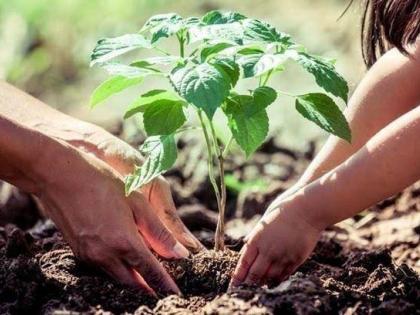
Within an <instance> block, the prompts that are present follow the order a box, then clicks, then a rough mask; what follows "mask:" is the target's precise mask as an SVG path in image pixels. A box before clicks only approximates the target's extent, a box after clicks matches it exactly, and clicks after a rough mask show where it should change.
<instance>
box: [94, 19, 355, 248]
mask: <svg viewBox="0 0 420 315" xmlns="http://www.w3.org/2000/svg"><path fill="white" fill-rule="evenodd" d="M170 37H173V38H176V41H175V42H177V46H178V47H177V49H176V50H177V51H176V53H175V52H169V51H167V50H165V49H164V48H162V46H161V45H159V44H160V43H161V42H162V41H164V40H166V39H168V38H170ZM137 49H142V50H149V51H151V52H152V54H156V55H152V57H147V58H143V59H139V60H133V61H131V62H130V63H123V62H121V60H120V61H117V60H116V59H117V57H120V56H121V55H123V54H125V53H128V52H131V51H133V50H137ZM91 60H92V61H91V65H98V66H100V67H102V68H104V69H105V70H106V71H107V72H108V73H109V74H110V75H111V77H110V78H109V79H108V80H106V81H105V82H103V83H102V84H101V85H100V86H98V87H97V88H96V90H95V91H94V92H93V94H92V97H91V106H96V105H97V104H99V103H101V102H102V101H104V100H106V99H107V98H108V97H110V96H111V95H114V94H116V93H118V92H121V91H123V90H125V89H127V88H129V87H131V86H135V85H139V84H141V83H142V82H143V81H144V80H146V79H149V78H150V77H152V76H160V77H162V78H165V79H167V80H169V82H170V84H171V86H172V89H153V90H150V91H147V92H145V93H143V94H142V95H140V96H138V97H137V98H136V99H135V100H134V101H133V102H132V103H131V104H129V105H128V107H127V110H126V112H125V115H124V118H126V119H127V118H130V117H132V116H134V115H142V118H143V125H144V130H145V132H146V134H147V136H148V138H147V139H146V140H145V142H144V143H143V145H142V146H141V147H140V151H141V153H142V154H144V155H145V156H146V159H145V161H144V163H143V165H138V166H136V168H135V170H134V172H133V173H132V174H131V175H129V176H127V177H126V181H125V185H126V187H125V188H126V193H127V194H130V193H131V192H132V191H134V190H137V189H139V188H140V187H142V186H144V185H146V184H148V183H149V182H150V181H152V180H153V179H155V178H156V177H157V176H159V175H161V174H162V173H164V172H165V171H167V170H168V169H169V168H171V167H172V166H173V164H174V163H175V160H176V158H177V144H176V136H177V135H178V134H179V133H180V132H181V131H187V130H189V129H190V128H188V127H185V124H186V122H187V116H186V109H187V108H188V107H190V108H193V111H194V112H195V113H196V115H197V118H198V122H199V128H201V130H202V132H203V135H204V140H205V143H206V147H207V153H208V172H209V180H210V183H211V185H212V186H213V189H214V192H215V196H216V200H217V206H218V210H219V220H218V224H217V228H216V235H215V249H216V250H223V248H224V217H225V205H226V184H225V168H224V167H225V166H224V162H225V159H226V156H227V155H228V154H229V150H230V147H231V145H232V143H233V142H236V144H237V145H238V146H239V147H240V148H241V149H242V150H243V152H244V153H245V155H246V157H249V156H250V155H251V154H252V153H253V152H254V151H255V150H256V149H257V148H258V147H259V146H260V145H261V144H262V143H263V142H264V140H265V139H266V137H267V133H268V127H269V118H268V116H267V107H268V106H269V105H271V104H273V103H274V101H275V100H276V98H277V94H278V93H280V94H283V95H287V96H290V97H292V98H294V99H295V106H296V110H297V111H298V112H299V113H300V114H301V115H302V116H303V117H305V118H307V119H309V120H310V121H312V122H314V123H315V124H317V125H318V126H319V127H321V128H323V129H324V130H326V131H327V132H329V133H331V134H334V135H336V136H338V137H341V138H343V139H345V140H347V141H349V142H350V141H351V133H350V129H349V126H348V123H347V122H346V119H345V117H344V116H343V114H342V112H341V111H340V108H339V107H338V106H337V105H336V103H335V101H334V99H341V100H342V101H343V102H344V103H346V102H347V95H348V86H347V83H346V81H345V80H344V79H343V78H342V77H341V76H340V75H339V74H338V73H337V72H336V70H335V67H334V63H333V61H331V60H328V59H324V58H321V57H319V56H315V55H312V54H309V53H308V52H307V51H306V50H305V49H304V48H303V46H301V45H298V44H296V43H295V42H294V41H293V40H292V38H291V37H290V36H289V35H287V34H285V33H283V32H280V31H278V30H277V29H276V28H274V27H273V26H271V25H270V24H268V23H266V22H262V21H260V20H257V19H253V18H248V17H246V16H244V15H242V14H239V13H235V12H221V11H211V12H208V13H207V14H205V15H204V16H202V17H200V18H198V17H189V18H182V17H181V16H179V15H178V14H175V13H169V14H161V15H155V16H152V17H151V18H150V19H149V20H148V21H147V22H146V23H145V24H144V26H143V27H142V28H141V30H140V31H139V32H138V33H134V34H126V35H123V36H119V37H114V38H105V39H101V40H99V41H98V43H97V45H96V47H95V48H94V50H93V52H92V55H91ZM289 61H291V62H296V63H297V64H299V65H300V66H301V67H303V69H305V70H306V71H308V72H309V73H310V74H311V75H313V76H314V78H315V81H316V83H317V85H318V86H319V87H320V88H322V89H323V90H324V92H325V93H320V92H312V93H307V94H303V95H293V94H290V93H286V92H279V91H277V92H276V90H275V89H273V88H272V87H270V86H269V85H268V84H269V81H270V79H271V78H272V77H273V75H276V74H280V73H281V72H282V71H283V70H284V69H285V67H286V65H287V63H288V62H289ZM244 80H252V81H251V82H253V83H254V88H253V89H251V90H248V91H247V92H246V93H243V92H242V93H241V92H239V90H238V89H237V87H238V86H239V82H242V81H244ZM235 88H236V90H235ZM326 93H328V94H326ZM216 111H221V113H223V114H224V115H225V116H226V118H227V122H228V128H229V130H230V138H229V140H227V141H225V142H223V141H222V140H221V138H220V137H218V135H217V133H216V130H215V126H214V121H213V117H214V114H215V112H216Z"/></svg>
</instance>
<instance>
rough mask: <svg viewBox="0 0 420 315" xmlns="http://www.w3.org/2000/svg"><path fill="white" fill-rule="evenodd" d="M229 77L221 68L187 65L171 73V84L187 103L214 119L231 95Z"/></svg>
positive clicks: (208, 65)
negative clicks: (227, 97) (217, 111)
mask: <svg viewBox="0 0 420 315" xmlns="http://www.w3.org/2000/svg"><path fill="white" fill-rule="evenodd" d="M230 81H231V79H230V77H229V75H228V74H227V73H226V72H225V71H224V70H223V69H221V68H219V67H216V66H215V65H211V64H209V63H207V62H204V63H202V64H200V65H198V66H197V65H186V66H183V67H181V68H176V69H175V71H174V72H173V73H171V82H172V84H173V86H174V88H175V90H176V91H177V92H178V94H179V95H180V96H181V97H183V98H184V99H185V100H186V101H187V102H189V103H191V104H192V105H194V106H196V107H197V108H199V109H202V110H204V112H205V113H206V114H207V116H208V117H209V118H212V117H213V115H214V113H215V112H216V110H217V108H218V107H220V105H221V104H222V102H223V100H224V99H225V98H226V96H227V95H228V94H229V90H230V87H231V82H230Z"/></svg>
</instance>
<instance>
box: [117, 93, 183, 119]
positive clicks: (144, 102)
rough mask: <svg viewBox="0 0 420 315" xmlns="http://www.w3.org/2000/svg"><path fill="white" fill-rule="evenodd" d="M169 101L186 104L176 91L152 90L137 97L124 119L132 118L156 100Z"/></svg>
mask: <svg viewBox="0 0 420 315" xmlns="http://www.w3.org/2000/svg"><path fill="white" fill-rule="evenodd" d="M162 100H164V101H168V102H176V103H182V105H183V106H185V105H186V103H185V101H184V100H182V99H181V98H179V96H178V95H176V94H175V93H174V92H171V91H167V90H151V91H149V92H147V93H145V94H143V95H141V96H140V97H139V98H137V99H136V100H135V101H134V102H133V103H132V104H131V105H130V106H128V109H127V111H126V112H125V114H124V119H127V118H130V117H131V116H133V115H135V114H137V113H141V112H144V111H145V110H146V107H147V106H148V105H150V104H153V103H154V102H158V101H162Z"/></svg>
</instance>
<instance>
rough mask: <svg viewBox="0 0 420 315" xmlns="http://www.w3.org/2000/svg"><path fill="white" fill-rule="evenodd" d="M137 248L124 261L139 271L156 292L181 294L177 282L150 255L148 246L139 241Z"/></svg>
mask: <svg viewBox="0 0 420 315" xmlns="http://www.w3.org/2000/svg"><path fill="white" fill-rule="evenodd" d="M136 247H137V248H136V250H134V251H132V252H130V253H128V254H127V255H125V257H124V258H123V259H124V261H125V262H126V263H127V264H128V265H129V266H131V267H133V268H134V269H135V270H137V271H138V272H139V274H140V275H141V276H142V277H143V279H144V280H145V281H146V282H147V284H148V285H149V286H150V287H151V288H152V289H154V290H155V291H160V292H162V293H175V294H181V291H180V290H179V288H178V287H177V285H176V284H175V282H174V281H173V280H172V278H171V277H170V276H169V274H168V273H167V272H166V270H165V269H164V268H163V266H162V265H161V264H160V263H159V261H158V260H157V259H156V257H155V256H153V255H152V253H150V251H149V250H148V249H147V247H146V245H145V244H144V243H143V242H142V241H141V240H139V242H138V244H137V245H136Z"/></svg>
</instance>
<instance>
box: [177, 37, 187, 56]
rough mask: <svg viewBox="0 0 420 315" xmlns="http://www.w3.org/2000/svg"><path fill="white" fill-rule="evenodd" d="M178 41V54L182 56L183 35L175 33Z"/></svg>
mask: <svg viewBox="0 0 420 315" xmlns="http://www.w3.org/2000/svg"><path fill="white" fill-rule="evenodd" d="M176 36H177V38H178V41H179V55H180V56H181V57H182V58H184V43H185V39H184V36H183V35H178V34H177V35H176Z"/></svg>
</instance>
